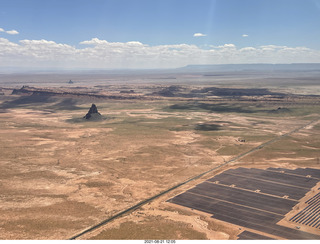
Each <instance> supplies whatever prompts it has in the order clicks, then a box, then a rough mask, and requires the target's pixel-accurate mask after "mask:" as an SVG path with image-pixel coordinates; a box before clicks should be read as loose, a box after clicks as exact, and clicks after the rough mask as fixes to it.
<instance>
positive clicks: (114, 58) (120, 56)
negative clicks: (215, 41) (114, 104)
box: [0, 38, 320, 69]
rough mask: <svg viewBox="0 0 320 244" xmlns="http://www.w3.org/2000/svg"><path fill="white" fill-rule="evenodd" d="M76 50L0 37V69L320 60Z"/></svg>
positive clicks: (95, 46) (139, 46) (167, 49)
mask: <svg viewBox="0 0 320 244" xmlns="http://www.w3.org/2000/svg"><path fill="white" fill-rule="evenodd" d="M80 44H81V45H83V46H81V47H80V48H76V47H74V46H70V45H68V44H63V43H56V42H54V41H48V40H21V41H19V43H15V42H11V41H9V40H8V39H5V38H0V66H15V67H33V68H41V67H47V68H48V67H49V68H100V69H103V68H176V67H181V66H184V65H188V64H227V63H292V62H320V51H319V50H314V49H309V48H306V47H288V46H276V45H265V46H259V47H250V46H249V47H242V48H237V47H236V46H235V45H234V44H230V43H229V44H224V45H220V46H210V48H209V49H208V48H206V49H203V48H200V47H199V46H197V45H190V44H184V43H182V44H175V45H157V46H149V45H147V44H143V43H141V42H138V41H131V42H108V41H107V40H100V39H98V38H92V39H91V40H85V41H82V42H80Z"/></svg>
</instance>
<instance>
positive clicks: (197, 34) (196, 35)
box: [193, 33, 207, 37]
mask: <svg viewBox="0 0 320 244" xmlns="http://www.w3.org/2000/svg"><path fill="white" fill-rule="evenodd" d="M193 36H194V37H202V36H207V35H206V34H202V33H194V34H193Z"/></svg>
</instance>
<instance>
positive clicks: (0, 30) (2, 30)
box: [0, 28, 19, 35]
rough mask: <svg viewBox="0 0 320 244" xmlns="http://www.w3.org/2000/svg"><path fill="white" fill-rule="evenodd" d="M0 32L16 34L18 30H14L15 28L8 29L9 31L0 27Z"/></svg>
mask: <svg viewBox="0 0 320 244" xmlns="http://www.w3.org/2000/svg"><path fill="white" fill-rule="evenodd" d="M0 32H4V33H7V34H9V35H17V34H19V32H18V31H16V30H9V31H6V30H5V29H3V28H0Z"/></svg>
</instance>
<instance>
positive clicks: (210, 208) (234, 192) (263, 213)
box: [168, 167, 320, 240]
mask: <svg viewBox="0 0 320 244" xmlns="http://www.w3.org/2000/svg"><path fill="white" fill-rule="evenodd" d="M319 181H320V169H312V168H304V169H301V168H300V169H295V170H287V169H283V168H269V169H266V170H263V169H254V168H250V169H249V168H241V167H240V168H237V169H229V170H226V171H224V172H222V173H221V174H219V175H216V176H214V177H213V178H211V179H208V180H206V181H205V182H202V183H200V184H198V185H197V186H195V187H193V188H191V189H190V190H188V191H186V192H184V193H182V194H180V195H177V196H175V197H174V198H172V199H170V200H168V201H169V202H172V203H175V204H179V205H182V206H185V207H189V208H191V209H196V210H199V211H203V212H206V213H209V214H212V215H213V216H212V218H215V219H218V220H222V221H225V222H229V223H231V224H235V225H239V226H243V227H246V228H250V229H252V230H257V231H260V232H264V233H268V234H271V235H273V236H278V237H282V238H285V239H290V240H292V239H294V240H298V239H320V232H319V235H315V234H311V233H307V232H304V231H302V230H300V229H295V228H289V227H285V226H280V225H278V224H277V222H279V221H280V220H281V219H283V218H284V217H285V215H286V214H287V213H288V212H290V211H291V210H292V209H293V207H294V206H295V205H297V204H298V203H299V201H300V199H301V198H303V197H304V196H305V194H306V193H308V192H309V191H310V190H311V188H313V187H314V186H315V185H316V184H317V183H318V182H319ZM308 203H309V206H310V207H309V206H308V207H309V208H308V209H306V211H303V210H302V211H301V214H300V215H299V216H297V221H300V217H301V219H303V218H304V216H305V218H306V219H305V220H306V221H305V223H308V224H312V225H314V224H315V226H317V224H318V223H319V222H318V221H320V220H319V216H318V217H317V215H316V214H314V215H312V214H310V215H307V214H308V213H309V212H310V211H313V213H316V212H315V211H320V194H318V195H317V196H315V197H314V198H312V199H310V201H308ZM308 211H309V212H308ZM307 212H308V213H307ZM317 213H318V212H317ZM303 221H304V219H303V220H301V222H303ZM309 221H310V222H309ZM254 236H255V235H252V234H250V233H244V234H243V236H242V237H243V238H254ZM240 237H241V236H239V238H240ZM259 239H267V236H263V235H262V236H261V235H260V237H259Z"/></svg>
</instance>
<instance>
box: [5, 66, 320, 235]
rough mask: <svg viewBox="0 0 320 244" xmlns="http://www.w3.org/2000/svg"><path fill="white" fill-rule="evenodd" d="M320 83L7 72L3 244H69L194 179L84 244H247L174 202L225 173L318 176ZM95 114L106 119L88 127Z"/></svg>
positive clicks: (292, 77) (300, 75)
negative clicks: (99, 243)
mask: <svg viewBox="0 0 320 244" xmlns="http://www.w3.org/2000/svg"><path fill="white" fill-rule="evenodd" d="M319 79H320V72H318V71H308V72H284V71H283V72H282V71H277V72H272V73H270V72H262V71H261V72H226V73H223V72H221V73H219V74H202V73H197V72H194V73H168V74H167V73H165V74H163V73H162V74H157V73H145V74H130V75H129V74H128V75H116V74H97V73H93V74H81V73H80V74H79V73H77V74H71V73H70V74H69V73H68V74H14V75H13V74H1V75H0V87H1V90H0V93H1V95H0V152H1V153H0V167H1V170H0V239H70V238H72V237H75V236H77V235H78V234H79V233H82V232H83V231H85V230H87V229H88V228H90V227H92V226H95V225H97V224H99V223H101V222H102V221H104V220H106V219H108V218H111V217H113V216H115V215H117V214H118V213H120V212H122V211H124V210H126V209H129V208H130V207H132V206H135V205H136V204H139V203H140V202H142V201H144V200H146V199H150V198H152V197H153V196H156V195H157V194H159V193H161V192H164V191H166V190H167V189H170V188H172V187H174V186H177V185H179V184H180V183H183V182H186V181H188V180H189V179H192V180H191V181H189V182H186V183H185V184H182V185H181V186H179V187H177V188H175V189H172V190H170V191H168V192H167V193H165V194H162V195H161V196H159V197H156V198H154V199H152V200H150V201H147V202H145V203H144V204H141V206H139V208H136V209H133V210H132V211H128V212H127V213H124V214H122V215H121V216H119V217H117V218H115V219H113V220H112V221H110V222H108V223H106V224H104V225H101V226H99V227H97V228H95V229H94V230H92V231H88V232H86V233H83V234H81V235H80V236H77V238H76V239H111V240H113V239H129V240H130V239H144V240H146V239H152V240H155V239H163V240H168V239H175V240H176V239H220V240H228V239H229V240H235V239H238V235H239V234H241V233H242V232H243V231H244V230H246V229H245V228H241V227H239V226H237V225H233V224H229V223H227V222H224V221H220V220H216V219H214V218H211V217H210V215H209V214H206V213H203V212H200V211H197V210H194V209H188V208H184V207H182V206H179V205H175V204H173V203H170V202H168V201H167V200H168V199H170V198H172V197H174V196H176V195H178V194H181V193H182V192H184V191H186V190H188V189H190V188H192V187H194V186H195V185H196V184H199V183H201V182H203V181H205V180H206V179H208V178H210V177H213V176H214V175H216V174H219V173H221V172H223V171H225V170H227V169H232V168H238V167H245V168H257V169H266V168H270V167H274V168H286V169H296V168H306V167H309V168H315V169H320V153H319V151H320V83H319V82H320V81H319ZM70 80H71V81H72V82H69V81H70ZM92 104H95V105H96V106H97V108H98V111H99V113H100V114H101V115H102V118H101V119H100V120H97V121H91V120H86V119H84V118H83V117H84V116H85V115H86V113H87V112H88V110H89V108H90V107H91V105H92ZM203 173H205V174H203ZM199 175H200V177H198V178H194V177H196V176H199ZM315 190H317V189H315ZM291 215H292V214H291ZM292 228H295V226H293V227H292ZM304 230H305V231H307V232H309V233H313V234H317V235H320V231H319V230H317V229H308V228H306V229H304ZM267 236H269V237H270V238H274V239H278V237H277V236H272V235H267Z"/></svg>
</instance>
